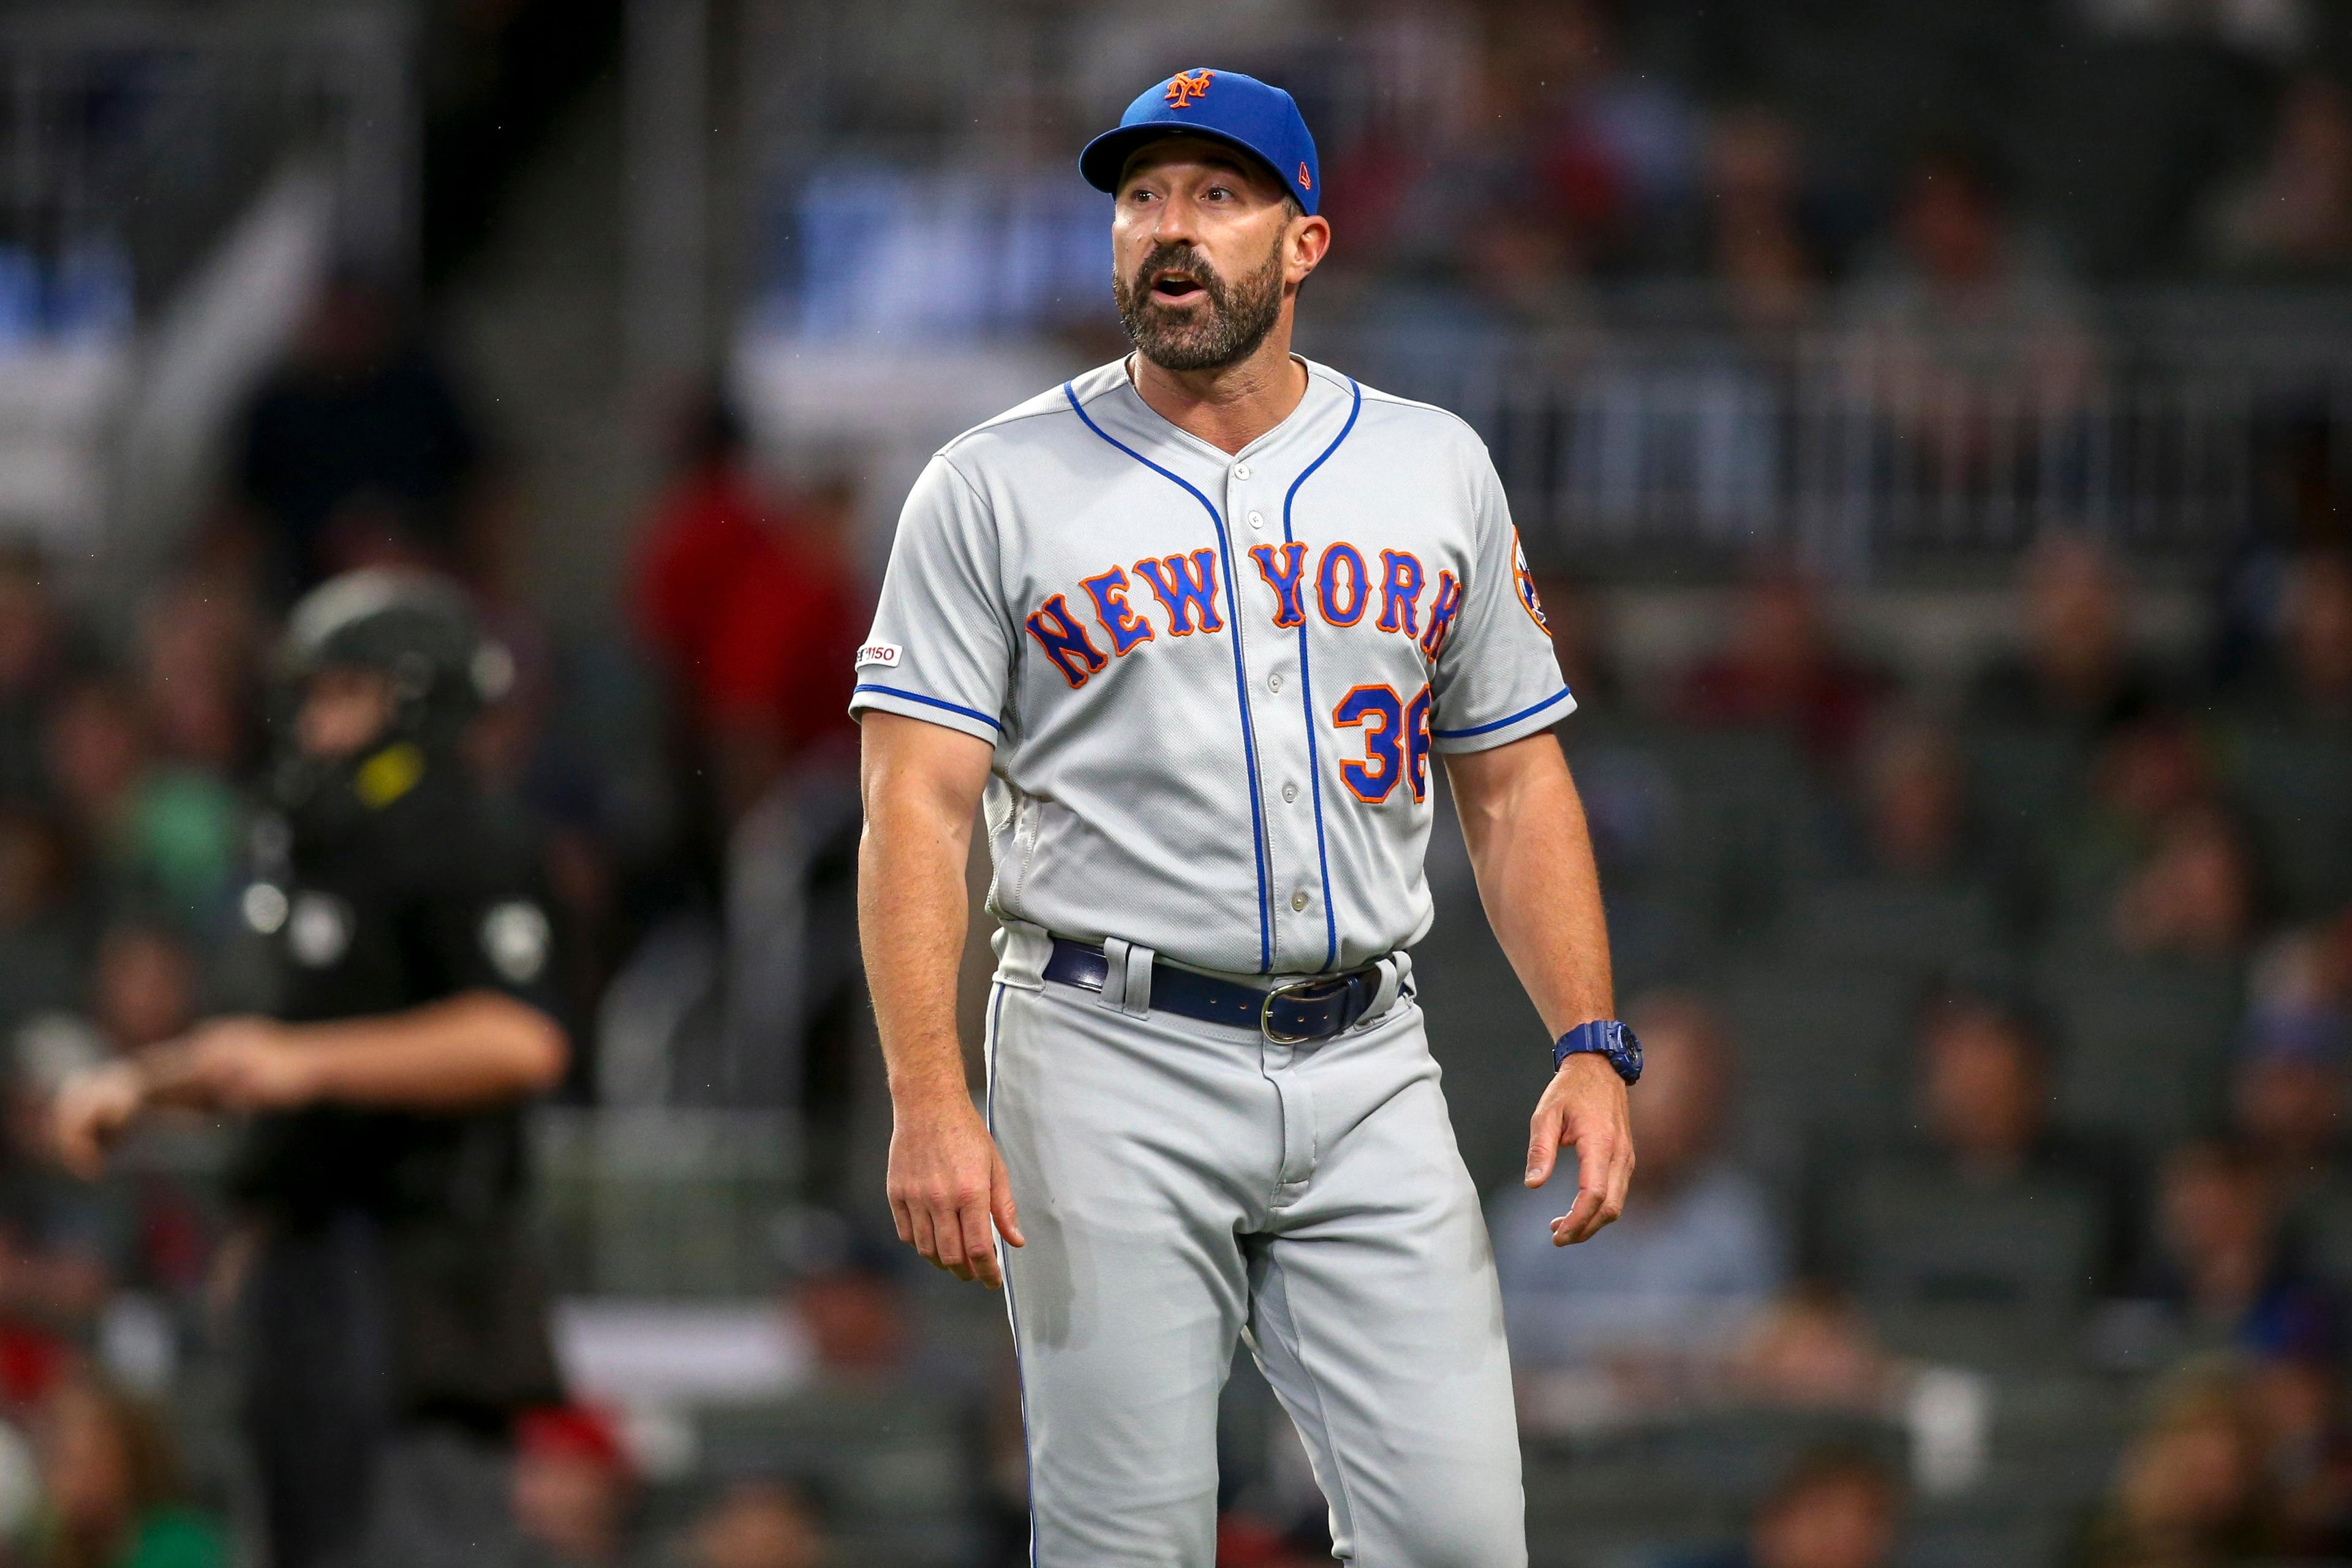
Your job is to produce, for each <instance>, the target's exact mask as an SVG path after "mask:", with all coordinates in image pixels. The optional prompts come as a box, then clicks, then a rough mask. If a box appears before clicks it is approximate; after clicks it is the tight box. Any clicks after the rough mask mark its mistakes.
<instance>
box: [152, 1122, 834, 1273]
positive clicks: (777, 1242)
mask: <svg viewBox="0 0 2352 1568" xmlns="http://www.w3.org/2000/svg"><path fill="white" fill-rule="evenodd" d="M235 1142H236V1133H235V1131H234V1130H233V1129H232V1128H230V1127H229V1126H227V1125H226V1124H220V1125H213V1124H188V1123H166V1124H163V1125H160V1126H157V1127H155V1128H152V1129H150V1130H148V1131H142V1133H141V1135H140V1136H139V1137H138V1138H137V1139H135V1140H133V1141H132V1142H131V1144H130V1145H128V1146H127V1147H126V1148H125V1150H124V1151H123V1155H122V1159H121V1164H120V1169H121V1173H123V1175H124V1176H126V1177H127V1178H129V1179H131V1180H133V1181H137V1180H144V1179H163V1180H167V1181H169V1182H171V1183H173V1184H175V1185H177V1186H178V1187H179V1188H180V1189H181V1190H183V1191H184V1192H185V1193H187V1194H191V1195H192V1196H194V1198H196V1199H197V1201H198V1202H199V1204H200V1205H201V1206H202V1207H204V1208H205V1209H206V1210H207V1211H210V1212H212V1213H214V1214H215V1215H216V1216H217V1217H218V1218H219V1219H220V1220H221V1222H222V1223H224V1224H225V1223H226V1219H227V1215H226V1198H225V1196H224V1184H225V1181H226V1176H227V1173H228V1164H229V1160H230V1156H231V1151H232V1150H233V1148H234V1147H235ZM530 1142H531V1152H532V1169H533V1173H534V1175H533V1180H534V1183H535V1185H534V1188H533V1192H532V1199H531V1201H532V1206H533V1209H534V1211H535V1212H536V1215H537V1216H538V1219H539V1222H540V1234H541V1237H542V1238H543V1242H544V1245H545V1247H546V1257H547V1261H548V1264H549V1266H550V1268H551V1272H552V1276H553V1281H554V1285H555V1289H556V1290H557V1291H558V1292H559V1293H560V1294H562V1295H565V1296H597V1295H603V1296H625V1297H631V1298H635V1299H641V1300H644V1299H652V1300H693V1299H723V1298H743V1297H756V1296H760V1295H763V1294H765V1293H766V1292H767V1291H768V1290H770V1289H772V1288H773V1286H774V1284H775V1282H776V1279H777V1278H778V1277H779V1271H780V1269H781V1268H782V1265H783V1263H784V1262H785V1261H786V1258H785V1256H784V1254H785V1251H786V1250H787V1247H788V1245H789V1243H790V1239H791V1238H790V1237H789V1236H788V1235H786V1234H785V1233H786V1231H787V1229H788V1227H789V1222H790V1220H791V1217H792V1215H793V1214H794V1213H795V1212H796V1211H795V1209H794V1206H793V1205H795V1204H796V1203H797V1202H798V1201H799V1192H800V1185H799V1182H800V1140H799V1136H798V1133H797V1131H796V1129H795V1127H794V1124H793V1119H792V1118H791V1117H790V1116H789V1115H785V1114H782V1113H777V1112H765V1111H740V1110H585V1109H581V1108H576V1107H561V1106H547V1107H541V1109H539V1110H536V1111H534V1112H532V1115H531V1121H530Z"/></svg>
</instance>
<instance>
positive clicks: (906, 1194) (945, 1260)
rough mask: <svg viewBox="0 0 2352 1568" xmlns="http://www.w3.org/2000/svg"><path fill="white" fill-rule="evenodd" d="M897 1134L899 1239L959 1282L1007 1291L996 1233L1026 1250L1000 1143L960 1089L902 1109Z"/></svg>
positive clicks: (894, 1169)
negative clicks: (992, 1226)
mask: <svg viewBox="0 0 2352 1568" xmlns="http://www.w3.org/2000/svg"><path fill="white" fill-rule="evenodd" d="M895 1111H896V1114H895V1118H894V1122H893V1125H892V1127H891V1131H890V1174H889V1194H890V1217H891V1218H892V1219H893V1220H895V1221H896V1222H897V1223H898V1239H899V1240H901V1241H904V1242H908V1243H909V1244H911V1245H912V1246H913V1247H914V1248H915V1250H916V1251H917V1252H919V1253H921V1254H922V1255H923V1256H924V1257H925V1258H929V1260H930V1261H931V1262H933V1263H935V1264H937V1265H938V1266H939V1267H940V1268H944V1269H946V1270H947V1271H948V1272H949V1273H950V1274H952V1275H954V1276H955V1277H956V1278H957V1279H977V1280H979V1281H980V1282H981V1283H982V1284H983V1285H985V1286H987V1287H988V1288H989V1289H992V1290H995V1289H1002V1288H1003V1284H1004V1274H1003V1269H1002V1268H999V1267H998V1265H997V1259H996V1243H995V1239H994V1237H993V1236H992V1235H991V1234H990V1231H989V1226H990V1222H991V1221H992V1220H993V1222H994V1224H995V1226H996V1231H995V1234H996V1235H998V1236H1002V1237H1004V1239H1005V1241H1006V1242H1007V1243H1008V1244H1009V1245H1011V1246H1013V1247H1020V1246H1022V1245H1024V1241H1023V1238H1022V1235H1021V1223H1020V1217H1019V1215H1018V1214H1017V1213H1016V1212H1015V1211H1014V1209H1013V1179H1012V1176H1011V1175H1010V1174H1009V1173H1007V1172H1006V1171H1005V1168H1004V1157H1003V1155H1002V1154H1000V1153H998V1152H997V1151H996V1140H995V1139H993V1138H992V1137H990V1136H989V1135H988V1126H987V1124H986V1123H985V1122H983V1121H981V1119H980V1112H979V1111H977V1110H973V1109H972V1105H971V1099H970V1098H969V1097H968V1096H966V1095H964V1094H963V1093H962V1092H961V1089H958V1090H956V1091H953V1092H948V1093H943V1094H940V1095H939V1096H937V1097H936V1098H930V1099H925V1100H918V1101H915V1102H913V1103H900V1104H898V1106H897V1107H896V1108H895Z"/></svg>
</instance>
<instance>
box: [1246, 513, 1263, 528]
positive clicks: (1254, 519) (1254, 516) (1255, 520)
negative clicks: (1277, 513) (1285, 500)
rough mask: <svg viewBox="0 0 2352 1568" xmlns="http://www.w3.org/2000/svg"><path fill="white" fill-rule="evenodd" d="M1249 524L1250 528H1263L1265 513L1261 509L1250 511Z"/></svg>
mask: <svg viewBox="0 0 2352 1568" xmlns="http://www.w3.org/2000/svg"><path fill="white" fill-rule="evenodd" d="M1249 525H1250V526H1251V527H1252V528H1264V527H1265V513H1264V512H1262V511H1254V512H1252V513H1250V515H1249Z"/></svg>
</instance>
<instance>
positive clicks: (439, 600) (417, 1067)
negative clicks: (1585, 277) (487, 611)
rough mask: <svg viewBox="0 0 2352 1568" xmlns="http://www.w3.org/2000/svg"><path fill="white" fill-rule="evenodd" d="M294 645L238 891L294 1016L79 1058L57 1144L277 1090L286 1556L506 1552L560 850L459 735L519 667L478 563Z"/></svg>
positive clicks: (270, 1289) (499, 1555) (80, 1144)
mask: <svg viewBox="0 0 2352 1568" xmlns="http://www.w3.org/2000/svg"><path fill="white" fill-rule="evenodd" d="M279 657H280V666H279V669H278V679H279V682H280V685H279V689H278V695H279V698H280V709H281V711H280V712H279V713H278V716H277V718H278V759H277V771H276V774H275V777H274V780H273V786H272V793H273V794H274V795H275V797H276V799H275V810H274V811H272V812H271V813H270V814H268V816H264V817H263V818H262V820H261V822H260V824H259V826H258V829H257V833H256V835H255V860H256V864H255V866H254V868H253V876H252V879H251V881H250V883H249V885H248V886H247V888H246V889H245V893H244V897H243V900H242V912H243V914H244V917H245V921H246V923H247V925H249V926H250V927H251V928H252V929H253V930H254V931H255V932H257V933H258V935H259V936H260V937H262V938H263V939H266V941H267V943H268V950H269V952H270V953H271V955H272V967H273V968H274V970H275V971H276V978H277V981H278V1004H277V1005H276V1008H275V1012H276V1016H274V1017H230V1018H220V1019H215V1020H214V1021H212V1022H210V1023H206V1024H205V1025H203V1026H199V1027H198V1028H197V1029H196V1030H194V1032H193V1033H192V1034H190V1035H189V1036H188V1037H186V1038H185V1039H183V1040H180V1041H176V1042H173V1043H171V1044H168V1045H164V1046H160V1047H155V1048H153V1049H152V1050H150V1051H148V1052H146V1053H144V1054H142V1055H141V1056H139V1057H138V1058H133V1059H131V1060H129V1061H125V1062H121V1063H117V1064H113V1065H110V1066H108V1067H106V1068H100V1069H98V1070H97V1071H94V1072H92V1073H90V1074H89V1075H87V1076H85V1077H83V1078H81V1079H76V1080H74V1081H72V1082H71V1083H69V1084H68V1086H67V1087H66V1089H64V1090H63V1091H62V1092H61V1094H60V1095H59V1097H58V1109H57V1132H58V1141H59V1143H60V1146H61V1148H62V1149H63V1150H64V1151H65V1153H66V1156H67V1159H68V1163H72V1164H74V1165H75V1166H76V1167H77V1168H78V1169H79V1170H81V1171H83V1172H84V1173H96V1171H97V1170H98V1169H99V1167H100V1163H101V1161H102V1158H103V1151H104V1149H105V1147H106V1145H107V1144H108V1143H109V1142H111V1141H112V1140H113V1139H114V1138H115V1137H116V1136H117V1135H119V1134H120V1133H121V1131H123V1130H124V1129H125V1128H127V1127H128V1126H129V1125H130V1124H131V1122H132V1121H134V1120H135V1119H136V1118H137V1117H138V1116H139V1115H140V1114H141V1112H142V1110H145V1109H147V1108H148V1107H150V1106H157V1105H165V1104H170V1105H185V1106H194V1107H198V1108H205V1109H212V1110H230V1111H242V1112H248V1113H250V1120H249V1121H248V1122H247V1128H246V1133H245V1138H244V1142H243V1148H242V1150H241V1152H240V1154H239V1156H238V1158H237V1161H236V1166H235V1171H234V1179H233V1184H232V1190H233V1195H234V1196H235V1197H236V1200H237V1201H238V1203H239V1205H240V1207H241V1209H242V1210H243V1211H244V1213H245V1214H246V1215H248V1216H249V1218H250V1220H251V1224H250V1226H248V1227H247V1232H246V1235H247V1237H248V1240H247V1244H246V1246H245V1247H243V1248H242V1250H243V1252H244V1254H245V1256H246V1259H247V1261H246V1266H245V1271H244V1274H243V1278H242V1281H241V1284H240V1286H239V1289H238V1294H237V1299H238V1301H239V1309H238V1313H239V1331H240V1338H241V1340H242V1345H241V1352H242V1356H243V1362H244V1369H245V1401H244V1404H245V1409H246V1422H247V1432H248V1436H249V1437H250V1439H251V1442H252V1445H253V1449H254V1457H255V1459H256V1462H257V1473H258V1476H259V1479H260V1482H261V1489H262V1498H261V1503H262V1513H263V1519H264V1521H265V1524H266V1528H267V1531H268V1540H269V1547H270V1564H271V1568H345V1565H347V1564H349V1565H354V1568H357V1565H362V1564H363V1565H365V1568H394V1565H397V1568H409V1565H411V1564H415V1565H424V1564H434V1565H436V1568H437V1565H440V1564H458V1565H462V1564H467V1563H484V1564H488V1563H503V1562H505V1561H508V1560H509V1558H510V1557H511V1555H512V1544H511V1543H512V1539H513V1537H512V1533H511V1526H510V1525H509V1523H508V1510H507V1505H506V1490H505V1457H506V1440H507V1436H508V1428H509V1424H510V1422H511V1420H512V1417H513V1416H514V1415H516V1414H517V1413H518V1412H519V1411H520V1409H522V1408H523V1407H525V1406H528V1405H539V1404H542V1403H548V1402H551V1401H552V1400H553V1399H554V1398H556V1397H557V1393H558V1391H557V1387H556V1378H555V1373H554V1366H553V1359H552V1356H551V1352H550V1350H549V1346H548V1342H547V1337H546V1332H547V1331H546V1311H545V1301H544V1298H543V1295H542V1291H541V1281H540V1280H539V1279H538V1278H537V1276H536V1275H535V1273H534V1271H533V1270H532V1268H531V1266H530V1261H529V1258H530V1247H528V1245H527V1244H526V1242H525V1239H524V1237H523V1234H522V1233H523V1229H524V1226H523V1224H522V1215H521V1191H522V1178H523V1158H524V1151H523V1141H522V1129H521V1123H520V1107H521V1103H522V1102H523V1101H524V1100H527V1099H528V1098H529V1097H530V1096H531V1095H533V1094H536V1093H538V1092H540V1091H541V1090H543V1089H548V1088H550V1087H551V1086H552V1085H553V1084H554V1083H555V1082H556V1081H557V1079H559V1078H560V1077H561V1076H562V1072H563V1067H564V1061H565V1058H566V1052H567V1047H566V1041H565V1036H564V1032H563V1030H562V1028H561V1027H560V1026H558V1024H557V1023H556V1021H555V1017H554V1008H553V1005H552V1002H551V996H552V992H553V986H552V984H551V981H552V974H551V971H552V969H553V955H552V953H551V928H550V923H549V920H548V916H547V913H546V910H545V908H544V906H543V904H542V903H541V899H540V895H539V892H538V889H537V878H536V875H535V871H534V866H535V861H534V858H533V857H532V856H531V854H530V851H529V847H528V846H527V845H526V844H525V843H524V842H523V841H522V839H521V837H520V835H518V834H517V833H515V832H514V831H512V830H511V829H509V828H508V827H506V826H502V825H501V824H500V822H499V819H498V817H497V816H496V814H495V813H494V811H493V810H492V808H491V807H490V805H488V802H486V801H485V799H484V798H483V796H482V795H481V794H480V793H479V792H478V790H477V789H476V787H475V786H474V785H473V784H472V783H471V781H470V780H469V778H468V776H467V771H466V769H465V767H464V765H463V763H462V761H461V759H460V756H459V743H460V740H461V736H462V733H463V731H464V730H465V728H466V724H467V721H468V720H469V719H471V718H472V717H473V716H474V715H475V714H476V713H477V712H478V711H479V710H481V708H482V707H483V706H484V704H485V703H487V702H489V701H491V700H496V699H497V698H498V697H499V695H500V694H501V693H502V692H503V690H504V689H505V687H506V686H507V684H508V679H509V672H510V666H509V663H508V661H507V659H506V658H505V656H504V654H503V652H502V650H500V649H499V648H498V647H496V646H495V645H494V644H491V643H489V642H487V641H485V640H484V639H483V637H482V636H481V635H480V633H479V631H478V628H477V626H476V623H475V619H474V616H473V615H472V613H471V612H470V610H469V609H468V608H467V604H466V602H465V600H464V598H463V597H462V596H461V595H459V593H458V592H457V590H456V589H455V588H453V587H451V586H450V585H448V584H446V583H443V582H441V581H440V580H438V579H436V578H433V577H430V576H426V575H424V574H417V573H410V572H396V571H385V570H371V571H364V572H355V573H352V574H349V575H346V576H343V577H339V578H337V579H335V580H334V581H332V582H331V583H328V584H325V585H323V586H322V587H320V588H318V589H317V590H315V591H314V592H312V593H311V594H310V595H309V596H308V597H307V598H305V599H304V600H303V601H302V602H301V603H300V604H299V605H297V606H296V607H295V610H294V613H293V616H292V618H291V620H290V622H289V628H288V631H287V635H286V640H285V644H284V647H283V648H282V650H281V653H280V656H279Z"/></svg>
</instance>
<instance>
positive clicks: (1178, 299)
mask: <svg viewBox="0 0 2352 1568" xmlns="http://www.w3.org/2000/svg"><path fill="white" fill-rule="evenodd" d="M1151 297H1152V298H1153V299H1154V300H1158V301H1159V302H1160V303H1161V304H1163V305H1189V304H1191V303H1192V301H1193V300H1202V299H1206V298H1207V297H1208V290H1207V289H1203V288H1202V287H1201V285H1200V283H1199V281H1198V280H1196V279H1194V278H1193V277H1192V274H1190V273H1188V272H1172V271H1171V272H1161V273H1160V274H1158V275H1157V276H1155V277H1154V278H1153V279H1151Z"/></svg>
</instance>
